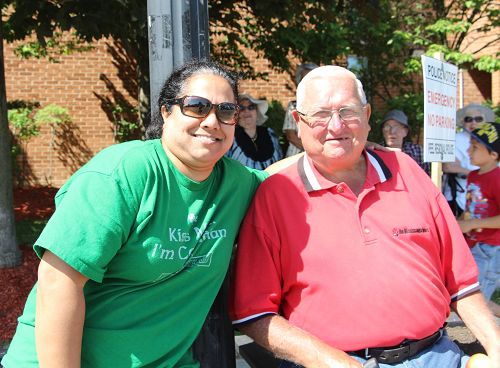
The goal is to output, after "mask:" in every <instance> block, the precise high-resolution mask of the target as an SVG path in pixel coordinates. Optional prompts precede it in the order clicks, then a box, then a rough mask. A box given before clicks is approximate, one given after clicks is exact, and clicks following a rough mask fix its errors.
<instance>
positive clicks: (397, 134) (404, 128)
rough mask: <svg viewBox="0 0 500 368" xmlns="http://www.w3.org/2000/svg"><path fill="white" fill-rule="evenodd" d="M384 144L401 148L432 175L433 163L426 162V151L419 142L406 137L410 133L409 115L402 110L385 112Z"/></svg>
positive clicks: (383, 125)
mask: <svg viewBox="0 0 500 368" xmlns="http://www.w3.org/2000/svg"><path fill="white" fill-rule="evenodd" d="M381 127H382V134H383V135H384V145H385V146H386V147H390V148H399V149H400V150H401V151H403V152H404V153H406V154H407V155H408V156H410V157H411V158H413V159H414V160H415V161H416V162H417V164H418V165H419V166H420V167H421V168H422V169H423V170H424V171H425V172H426V173H427V174H428V175H429V176H430V174H431V165H430V163H429V162H424V152H423V150H422V147H421V146H420V145H419V144H416V143H413V142H410V141H408V140H406V139H405V138H407V137H408V134H409V133H410V126H409V125H408V117H407V116H406V114H405V113H404V112H403V111H401V110H391V111H389V112H388V113H387V114H385V116H384V118H383V119H382V122H381Z"/></svg>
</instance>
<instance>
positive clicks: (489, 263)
mask: <svg viewBox="0 0 500 368" xmlns="http://www.w3.org/2000/svg"><path fill="white" fill-rule="evenodd" d="M470 136H471V144H470V146H469V150H468V154H469V158H470V162H471V164H473V165H475V166H477V167H479V169H478V170H473V171H471V172H470V173H469V175H468V176H467V187H466V204H465V211H464V213H463V214H462V216H461V219H460V220H459V221H458V223H459V225H460V228H461V229H462V232H464V234H465V238H466V240H467V242H468V244H469V246H470V247H471V248H472V249H471V250H472V255H473V256H474V259H475V260H476V263H477V266H478V268H479V284H480V285H481V291H482V292H483V294H484V296H485V298H486V300H489V301H491V297H492V295H493V293H494V292H495V289H496V287H497V285H498V283H499V282H500V168H499V167H498V162H499V159H500V125H499V124H494V123H482V124H480V125H479V127H478V128H476V129H474V130H473V131H472V132H471V133H470ZM490 307H491V308H492V310H493V312H494V313H495V315H497V316H499V317H500V307H499V306H498V305H497V304H495V303H493V302H490Z"/></svg>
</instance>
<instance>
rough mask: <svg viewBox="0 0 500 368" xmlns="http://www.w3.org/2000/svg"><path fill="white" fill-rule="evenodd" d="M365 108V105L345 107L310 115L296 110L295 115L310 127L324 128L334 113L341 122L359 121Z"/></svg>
mask: <svg viewBox="0 0 500 368" xmlns="http://www.w3.org/2000/svg"><path fill="white" fill-rule="evenodd" d="M365 107H366V105H363V106H346V107H341V108H340V109H333V110H320V111H316V112H314V113H312V114H310V115H308V114H304V113H302V112H300V111H298V110H297V113H298V114H299V115H300V116H301V117H302V119H303V120H304V121H305V122H306V123H307V124H308V125H309V126H310V127H316V126H322V127H325V126H327V125H328V123H329V122H330V120H331V119H332V116H333V114H335V113H336V112H337V113H338V114H339V117H340V119H342V120H343V121H350V120H359V119H360V118H361V116H362V114H363V110H364V108H365Z"/></svg>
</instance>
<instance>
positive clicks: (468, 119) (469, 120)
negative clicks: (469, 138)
mask: <svg viewBox="0 0 500 368" xmlns="http://www.w3.org/2000/svg"><path fill="white" fill-rule="evenodd" d="M473 121H475V122H476V123H482V122H483V121H484V118H483V117H482V116H466V117H464V123H472V122H473Z"/></svg>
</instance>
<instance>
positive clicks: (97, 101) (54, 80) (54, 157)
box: [4, 40, 500, 187]
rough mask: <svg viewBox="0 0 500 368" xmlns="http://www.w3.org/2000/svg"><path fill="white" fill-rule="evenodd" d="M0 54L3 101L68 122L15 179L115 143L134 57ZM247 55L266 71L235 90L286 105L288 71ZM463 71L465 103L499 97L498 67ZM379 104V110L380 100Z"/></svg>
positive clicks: (132, 98)
mask: <svg viewBox="0 0 500 368" xmlns="http://www.w3.org/2000/svg"><path fill="white" fill-rule="evenodd" d="M4 54H5V70H6V87H7V98H8V100H9V101H12V100H16V99H21V100H27V101H38V102H40V104H41V105H42V106H45V105H47V104H50V103H55V104H58V105H61V106H63V107H66V108H67V109H68V110H69V112H70V115H71V117H72V118H73V123H72V124H71V125H69V126H66V127H64V128H63V129H62V128H58V129H56V130H55V132H54V131H51V129H50V127H48V126H45V127H43V128H42V131H41V135H40V136H39V137H35V138H34V139H32V140H31V141H30V142H29V143H28V145H27V146H26V147H24V148H25V152H24V154H23V155H21V157H20V159H19V162H18V165H24V169H25V170H24V172H25V173H27V175H26V177H25V178H23V179H24V180H23V182H22V183H20V184H22V185H24V186H27V185H52V186H55V187H59V186H61V185H62V184H63V183H64V182H65V181H66V180H67V178H68V177H69V176H70V175H71V174H72V173H73V172H74V171H75V170H77V169H78V168H79V167H80V166H81V165H82V164H84V163H85V162H86V161H87V160H88V159H89V158H90V157H92V156H93V155H94V154H95V153H97V152H99V151H100V150H101V149H103V148H104V147H107V146H109V145H111V144H113V143H115V139H114V134H113V123H112V116H111V115H110V110H109V107H106V106H107V105H109V104H113V103H114V102H116V101H118V100H121V99H123V100H125V101H127V103H129V104H131V105H132V106H136V105H137V86H136V81H135V80H134V78H133V77H130V76H133V75H134V72H133V69H134V68H135V65H134V62H133V61H132V60H130V59H128V58H127V56H126V55H125V54H124V53H123V50H122V49H120V48H119V46H118V45H115V44H113V43H112V42H110V41H109V40H102V41H99V42H97V43H96V45H95V49H94V50H92V51H89V52H85V53H75V54H73V55H69V56H62V57H60V62H59V63H50V62H48V61H46V60H20V59H19V58H17V57H16V56H15V55H14V54H13V47H12V45H8V44H4ZM249 55H250V56H251V57H253V60H254V66H255V68H256V70H257V71H258V72H264V71H267V72H268V73H269V78H268V80H267V81H265V80H257V81H251V80H244V81H242V83H241V87H240V91H241V92H246V93H250V94H252V95H254V96H256V97H266V98H267V100H268V101H271V100H272V99H275V100H278V101H280V102H281V103H282V105H283V106H284V107H286V105H287V103H288V101H290V100H291V99H293V98H294V84H293V82H292V80H291V78H290V76H289V75H288V74H287V73H278V72H276V71H274V70H272V69H271V68H270V65H269V63H268V61H267V60H265V59H260V58H257V57H256V56H255V54H254V53H253V52H252V51H249ZM292 74H293V73H292ZM463 74H464V82H465V88H464V103H465V104H467V103H470V102H482V101H484V100H485V99H486V98H492V99H493V101H494V103H496V104H498V103H500V72H497V73H495V74H494V75H490V74H487V73H482V72H477V71H473V72H464V73H463ZM124 76H128V77H124ZM378 105H379V104H377V106H378ZM379 108H380V109H381V110H384V108H383V106H381V105H380V106H379Z"/></svg>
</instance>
